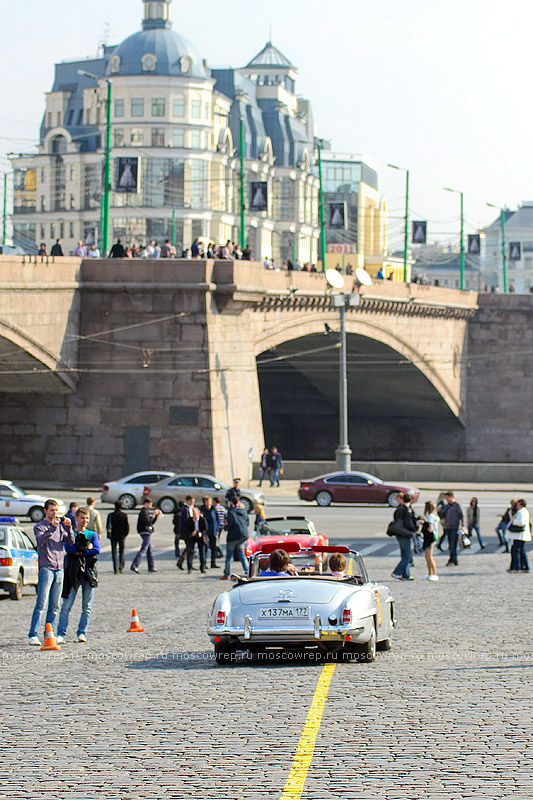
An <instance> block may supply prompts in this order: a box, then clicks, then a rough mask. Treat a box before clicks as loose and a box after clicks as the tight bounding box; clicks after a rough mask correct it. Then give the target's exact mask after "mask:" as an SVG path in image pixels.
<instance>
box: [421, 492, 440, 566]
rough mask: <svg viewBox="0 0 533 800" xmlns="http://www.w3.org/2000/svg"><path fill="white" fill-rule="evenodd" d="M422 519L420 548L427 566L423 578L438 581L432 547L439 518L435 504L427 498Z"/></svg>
mask: <svg viewBox="0 0 533 800" xmlns="http://www.w3.org/2000/svg"><path fill="white" fill-rule="evenodd" d="M423 520H424V521H423V523H422V536H423V542H422V548H423V550H424V556H425V559H426V564H427V568H428V571H427V575H424V579H425V580H428V581H438V580H439V576H438V575H437V564H436V563H435V557H434V556H433V548H434V546H435V542H436V541H437V536H438V530H439V518H438V516H437V514H435V506H434V505H433V503H432V502H431V500H428V501H427V503H426V505H425V506H424V515H423Z"/></svg>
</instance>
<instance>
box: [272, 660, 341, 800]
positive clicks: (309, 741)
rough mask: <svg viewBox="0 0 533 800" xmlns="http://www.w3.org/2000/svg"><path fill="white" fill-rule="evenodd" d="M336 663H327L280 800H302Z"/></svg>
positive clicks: (319, 680)
mask: <svg viewBox="0 0 533 800" xmlns="http://www.w3.org/2000/svg"><path fill="white" fill-rule="evenodd" d="M335 667H336V664H326V666H325V667H324V669H323V670H322V673H321V675H320V678H319V679H318V685H317V687H316V690H315V694H314V697H313V700H312V702H311V708H310V709H309V713H308V715H307V719H306V721H305V725H304V728H303V731H302V735H301V736H300V741H299V742H298V747H297V748H296V755H295V756H294V761H293V762H292V767H291V771H290V772H289V777H288V778H287V783H286V784H285V788H284V789H283V794H282V795H281V798H280V800H300V798H301V796H302V792H303V790H304V787H305V781H306V780H307V773H308V772H309V767H310V766H311V762H312V760H313V753H314V751H315V743H316V737H317V736H318V731H319V730H320V723H321V721H322V714H323V712H324V706H325V704H326V699H327V696H328V691H329V686H330V683H331V679H332V678H333V673H334V671H335Z"/></svg>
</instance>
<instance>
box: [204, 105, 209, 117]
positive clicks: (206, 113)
mask: <svg viewBox="0 0 533 800" xmlns="http://www.w3.org/2000/svg"><path fill="white" fill-rule="evenodd" d="M204 113H205V118H206V119H209V103H205V104H204Z"/></svg>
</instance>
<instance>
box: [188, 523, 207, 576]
mask: <svg viewBox="0 0 533 800" xmlns="http://www.w3.org/2000/svg"><path fill="white" fill-rule="evenodd" d="M206 539H207V522H206V520H205V519H204V518H203V517H202V516H201V515H200V509H198V508H193V510H192V517H188V518H187V570H188V572H189V575H190V574H191V572H192V560H193V558H194V548H195V545H198V555H199V556H200V572H207V570H206V568H205V552H206V550H207V541H206Z"/></svg>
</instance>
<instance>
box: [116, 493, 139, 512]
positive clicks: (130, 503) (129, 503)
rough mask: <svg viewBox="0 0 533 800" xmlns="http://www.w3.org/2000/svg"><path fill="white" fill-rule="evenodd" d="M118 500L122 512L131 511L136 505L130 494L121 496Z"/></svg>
mask: <svg viewBox="0 0 533 800" xmlns="http://www.w3.org/2000/svg"><path fill="white" fill-rule="evenodd" d="M118 500H119V503H122V509H123V511H131V510H132V508H135V506H136V505H137V501H136V500H135V498H134V496H133V495H132V494H121V495H120V497H119V498H118Z"/></svg>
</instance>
